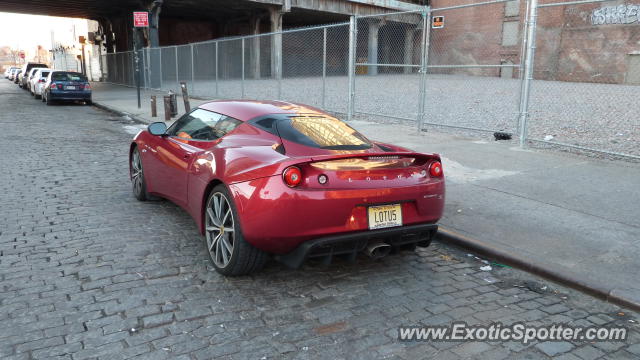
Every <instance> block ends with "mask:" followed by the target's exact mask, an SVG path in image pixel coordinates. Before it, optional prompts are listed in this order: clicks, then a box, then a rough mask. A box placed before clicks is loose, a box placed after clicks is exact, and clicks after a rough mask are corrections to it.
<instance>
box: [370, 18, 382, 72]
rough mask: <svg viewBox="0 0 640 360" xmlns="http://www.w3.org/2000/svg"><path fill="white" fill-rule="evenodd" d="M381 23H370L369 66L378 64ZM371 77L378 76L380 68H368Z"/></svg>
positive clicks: (372, 66) (373, 66)
mask: <svg viewBox="0 0 640 360" xmlns="http://www.w3.org/2000/svg"><path fill="white" fill-rule="evenodd" d="M380 26H381V24H380V22H379V21H376V20H374V21H371V22H369V37H368V39H367V62H368V63H369V64H377V63H378V33H379V31H380ZM368 69H369V71H368V73H369V75H378V67H377V66H375V65H370V66H368Z"/></svg>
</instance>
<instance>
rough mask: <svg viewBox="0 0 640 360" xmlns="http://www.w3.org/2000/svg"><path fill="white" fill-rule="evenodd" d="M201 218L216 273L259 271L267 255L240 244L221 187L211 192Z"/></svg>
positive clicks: (235, 221) (226, 194) (236, 224)
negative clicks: (203, 220) (203, 222)
mask: <svg viewBox="0 0 640 360" xmlns="http://www.w3.org/2000/svg"><path fill="white" fill-rule="evenodd" d="M216 204H218V206H217V207H216ZM203 215H204V219H205V224H204V225H205V229H204V230H205V246H206V247H207V253H208V254H209V258H210V259H211V263H212V264H213V267H214V268H215V269H216V271H217V272H218V273H220V274H222V275H225V276H240V275H247V274H250V273H253V272H256V271H258V270H260V269H262V267H263V266H264V264H265V263H266V262H267V260H268V258H269V255H268V254H267V253H266V252H264V251H262V250H260V249H258V248H256V247H254V246H253V245H251V244H249V243H248V242H247V241H245V240H244V237H243V235H242V228H241V226H240V221H239V218H238V211H237V209H236V206H235V203H234V202H233V197H232V196H231V195H230V194H229V191H228V190H227V188H226V187H225V186H224V185H222V184H220V185H218V186H216V187H214V188H213V190H211V193H209V196H207V202H206V203H205V208H204V214H203ZM229 229H231V231H229ZM225 235H226V236H225ZM229 247H231V249H230V250H229Z"/></svg>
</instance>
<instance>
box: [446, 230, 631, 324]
mask: <svg viewBox="0 0 640 360" xmlns="http://www.w3.org/2000/svg"><path fill="white" fill-rule="evenodd" d="M436 240H437V241H439V242H441V243H443V244H453V245H456V246H458V247H461V248H463V249H467V250H470V251H473V252H475V253H477V254H479V255H483V256H486V257H488V258H490V259H492V260H496V261H498V262H500V263H504V264H506V265H509V266H512V267H514V268H518V269H520V270H523V271H526V272H528V273H531V274H534V275H537V276H540V277H542V278H544V279H547V280H551V281H553V282H555V283H558V284H560V285H564V286H567V287H570V288H573V289H575V290H578V291H580V292H582V293H585V294H587V295H590V296H593V297H595V298H598V299H600V300H604V301H606V302H608V303H611V304H615V305H618V306H621V307H624V308H627V309H631V310H633V311H636V312H640V291H634V290H625V289H619V288H615V287H611V286H607V285H605V284H603V283H602V282H600V281H598V280H595V279H586V278H584V277H583V276H582V275H580V274H579V273H576V272H574V271H572V270H569V269H561V268H558V267H557V266H556V265H552V264H549V263H546V262H544V261H542V260H539V259H536V258H533V257H531V256H527V257H525V256H522V255H517V254H515V253H514V252H512V251H509V250H508V249H506V248H505V247H497V246H494V245H491V244H488V243H486V242H483V241H480V240H477V239H473V238H470V237H467V236H464V235H461V234H458V233H456V232H454V231H451V230H448V229H445V228H442V227H440V228H439V230H438V233H437V234H436Z"/></svg>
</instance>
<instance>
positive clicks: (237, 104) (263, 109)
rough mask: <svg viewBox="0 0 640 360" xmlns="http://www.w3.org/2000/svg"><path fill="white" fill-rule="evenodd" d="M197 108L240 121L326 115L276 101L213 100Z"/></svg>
mask: <svg viewBox="0 0 640 360" xmlns="http://www.w3.org/2000/svg"><path fill="white" fill-rule="evenodd" d="M198 108H200V109H204V110H209V111H213V112H217V113H219V114H223V115H227V116H230V117H232V118H235V119H238V120H241V121H248V120H251V119H253V118H255V117H258V116H262V115H268V114H316V115H319V114H322V115H327V113H325V112H324V111H322V110H320V109H317V108H314V107H312V106H308V105H303V104H296V103H291V102H286V101H276V100H264V101H258V100H215V101H210V102H207V103H204V104H202V105H200V106H198Z"/></svg>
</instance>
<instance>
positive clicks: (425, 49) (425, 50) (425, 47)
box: [417, 6, 431, 132]
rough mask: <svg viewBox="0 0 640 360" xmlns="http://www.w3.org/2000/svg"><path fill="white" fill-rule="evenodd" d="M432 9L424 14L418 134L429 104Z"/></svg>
mask: <svg viewBox="0 0 640 360" xmlns="http://www.w3.org/2000/svg"><path fill="white" fill-rule="evenodd" d="M430 24H431V7H429V6H426V7H425V9H424V11H423V12H422V41H421V43H422V52H421V53H420V99H419V100H418V119H417V122H418V132H420V131H422V124H423V123H424V116H425V108H426V104H427V71H428V70H429V68H428V66H429V46H430V37H431V26H430Z"/></svg>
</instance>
